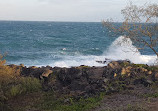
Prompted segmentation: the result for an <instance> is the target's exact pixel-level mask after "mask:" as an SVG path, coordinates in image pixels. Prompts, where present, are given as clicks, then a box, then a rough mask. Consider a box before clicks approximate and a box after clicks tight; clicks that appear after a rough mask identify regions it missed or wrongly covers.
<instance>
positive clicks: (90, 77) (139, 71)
mask: <svg viewBox="0 0 158 111" xmlns="http://www.w3.org/2000/svg"><path fill="white" fill-rule="evenodd" d="M9 66H10V67H16V68H17V69H20V72H21V76H31V77H35V78H38V79H40V80H43V81H44V85H43V87H44V90H53V91H57V92H62V93H72V94H77V95H86V94H88V95H91V94H92V95H93V94H97V93H99V92H107V93H111V92H118V91H119V90H121V89H132V86H133V85H137V84H143V85H144V86H145V87H148V86H150V85H152V84H153V82H155V81H158V72H157V70H155V69H157V68H156V66H155V67H154V66H148V65H143V64H139V65H138V64H133V63H130V62H129V61H112V62H110V63H109V64H108V65H107V66H104V67H89V66H84V65H83V66H79V67H71V68H59V67H50V66H46V67H35V66H32V67H26V66H24V65H22V64H21V65H20V66H16V65H9ZM118 81H119V82H122V83H121V85H122V86H120V84H119V83H118V84H117V83H116V82H118ZM109 85H110V86H109ZM117 85H118V86H117Z"/></svg>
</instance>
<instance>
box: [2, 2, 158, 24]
mask: <svg viewBox="0 0 158 111" xmlns="http://www.w3.org/2000/svg"><path fill="white" fill-rule="evenodd" d="M130 1H132V2H133V3H134V4H136V5H141V4H145V3H158V0H130ZM128 3H129V0H0V20H24V21H81V22H84V21H85V22H99V21H101V20H103V19H108V18H113V20H114V21H121V20H122V17H121V14H120V11H121V9H123V8H124V7H125V6H126V5H127V4H128Z"/></svg>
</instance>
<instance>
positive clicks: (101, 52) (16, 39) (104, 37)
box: [0, 21, 158, 67]
mask: <svg viewBox="0 0 158 111" xmlns="http://www.w3.org/2000/svg"><path fill="white" fill-rule="evenodd" d="M117 24H119V23H117ZM111 33H113V32H111V31H110V30H108V29H107V28H106V27H104V26H103V25H102V23H99V22H98V23H95V22H31V21H30V22H24V21H0V53H1V54H6V55H5V57H4V58H5V59H6V61H7V64H16V65H19V64H24V65H26V66H47V65H49V66H52V67H55V66H58V67H71V66H80V65H88V66H105V65H107V64H101V63H98V62H96V61H104V60H105V59H108V60H109V59H110V60H126V59H127V60H130V61H131V62H133V63H139V64H149V65H152V64H153V63H154V61H155V59H156V55H155V54H154V53H153V52H152V50H150V49H149V48H147V49H145V50H142V51H137V48H136V47H135V46H134V45H133V44H132V41H131V40H130V39H129V40H128V44H127V43H123V44H121V45H118V41H119V42H120V41H121V40H123V38H124V37H123V35H115V34H114V35H113V34H111ZM157 49H158V48H157ZM135 51H137V52H135Z"/></svg>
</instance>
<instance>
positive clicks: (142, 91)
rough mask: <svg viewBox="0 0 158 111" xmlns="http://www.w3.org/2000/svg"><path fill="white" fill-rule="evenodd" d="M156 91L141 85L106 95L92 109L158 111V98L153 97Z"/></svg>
mask: <svg viewBox="0 0 158 111" xmlns="http://www.w3.org/2000/svg"><path fill="white" fill-rule="evenodd" d="M155 93H156V91H155V90H153V89H152V88H149V87H144V86H141V85H140V86H137V87H135V88H134V89H133V90H128V91H123V92H121V93H115V94H112V95H108V96H106V97H105V98H104V99H103V100H102V102H101V104H100V106H98V107H97V108H95V109H93V110H92V111H158V98H155V97H152V95H153V94H155ZM147 95H151V96H147Z"/></svg>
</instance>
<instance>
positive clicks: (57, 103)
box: [35, 92, 105, 111]
mask: <svg viewBox="0 0 158 111" xmlns="http://www.w3.org/2000/svg"><path fill="white" fill-rule="evenodd" d="M104 95H105V94H104V93H101V94H100V95H98V96H95V97H89V98H86V99H85V98H80V99H79V100H76V99H74V98H72V97H68V98H62V97H61V98H57V97H56V96H55V95H54V94H53V92H47V93H46V94H45V96H44V98H42V100H41V103H38V104H37V105H36V106H35V107H36V108H37V109H42V110H44V111H54V110H57V111H86V110H90V109H93V108H95V107H97V106H98V105H99V104H100V101H101V100H102V99H103V97H104ZM65 100H66V101H65Z"/></svg>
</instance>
